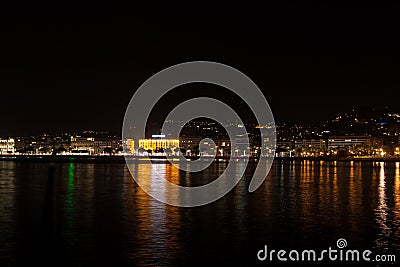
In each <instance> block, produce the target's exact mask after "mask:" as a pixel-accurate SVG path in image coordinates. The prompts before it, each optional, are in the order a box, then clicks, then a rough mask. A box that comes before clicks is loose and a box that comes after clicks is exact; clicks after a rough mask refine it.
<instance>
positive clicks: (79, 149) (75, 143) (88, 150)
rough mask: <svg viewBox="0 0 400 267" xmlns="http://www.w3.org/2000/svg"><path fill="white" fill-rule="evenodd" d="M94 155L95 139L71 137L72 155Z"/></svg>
mask: <svg viewBox="0 0 400 267" xmlns="http://www.w3.org/2000/svg"><path fill="white" fill-rule="evenodd" d="M94 153H95V142H94V137H81V136H76V137H71V154H82V155H92V154H94Z"/></svg>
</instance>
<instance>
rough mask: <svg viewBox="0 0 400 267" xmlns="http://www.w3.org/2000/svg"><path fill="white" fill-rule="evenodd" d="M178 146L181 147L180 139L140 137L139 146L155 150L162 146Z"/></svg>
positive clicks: (172, 147) (164, 147)
mask: <svg viewBox="0 0 400 267" xmlns="http://www.w3.org/2000/svg"><path fill="white" fill-rule="evenodd" d="M176 147H179V139H164V138H160V139H159V138H155V139H139V148H144V149H145V150H149V149H151V150H153V151H155V150H158V149H160V148H163V149H166V148H171V149H174V148H176Z"/></svg>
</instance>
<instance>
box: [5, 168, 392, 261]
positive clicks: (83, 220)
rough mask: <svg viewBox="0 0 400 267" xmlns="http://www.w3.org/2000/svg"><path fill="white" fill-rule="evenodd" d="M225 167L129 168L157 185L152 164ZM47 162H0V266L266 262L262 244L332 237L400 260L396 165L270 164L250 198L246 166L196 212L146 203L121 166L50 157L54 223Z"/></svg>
mask: <svg viewBox="0 0 400 267" xmlns="http://www.w3.org/2000/svg"><path fill="white" fill-rule="evenodd" d="M226 165H227V164H226V163H223V162H220V163H214V164H213V165H211V166H210V167H209V168H208V169H207V170H206V171H204V172H200V173H186V172H183V171H178V170H177V169H175V167H174V166H172V165H170V164H165V163H159V164H156V168H152V167H151V165H148V164H135V165H134V166H133V167H134V170H135V171H134V173H133V175H136V176H137V177H138V179H143V181H146V182H148V183H149V184H150V186H151V187H152V188H153V189H154V190H164V187H163V184H162V183H159V182H156V178H155V175H156V173H157V172H158V173H161V174H163V175H164V176H165V177H166V178H167V179H168V180H170V181H172V182H175V183H177V184H183V185H188V186H195V185H200V184H205V183H207V182H209V181H211V180H212V179H213V178H215V177H217V176H218V175H219V174H221V173H222V172H223V171H224V169H225V167H226ZM48 166H49V164H47V163H27V162H13V161H1V162H0V264H1V266H13V265H14V266H15V265H22V266H25V265H34V264H36V263H38V264H42V266H43V265H54V266H194V265H199V266H200V265H201V266H203V265H205V266H212V265H224V266H226V265H242V266H251V265H254V264H260V265H263V266H266V265H271V263H269V264H268V263H266V262H263V263H260V262H258V261H257V257H256V253H257V251H258V250H260V249H262V248H263V246H264V245H268V247H269V248H271V249H288V250H290V249H298V250H300V249H306V248H308V249H316V250H318V249H324V248H328V247H329V246H332V247H336V240H337V239H338V238H345V239H346V240H347V242H348V248H351V249H356V248H358V249H370V250H372V251H374V252H380V253H387V254H388V253H390V254H396V255H397V257H398V258H400V253H399V251H400V165H399V163H398V162H397V163H395V162H393V163H383V162H363V163H361V162H313V161H295V162H290V161H276V162H275V163H274V165H273V168H272V170H271V172H270V174H269V176H268V177H267V179H266V181H265V182H264V184H263V185H262V186H261V187H260V188H259V189H258V190H257V191H256V192H255V193H252V194H249V193H248V192H247V188H248V184H249V181H250V178H251V175H252V171H254V166H255V163H249V167H248V168H247V170H246V176H245V177H244V179H242V180H241V181H240V182H239V184H238V185H237V186H236V187H235V188H234V189H233V190H232V191H231V192H230V193H229V194H227V195H226V196H225V197H224V198H222V199H220V200H218V201H216V202H214V203H212V204H209V205H206V206H203V207H198V208H178V207H172V206H168V205H165V204H163V203H160V202H158V201H156V200H154V199H152V198H151V197H149V196H148V195H147V194H146V193H145V192H143V191H142V190H141V189H140V188H139V187H138V186H137V185H136V184H135V182H134V181H133V179H132V176H131V175H130V173H129V171H128V169H127V167H126V166H125V165H124V164H116V163H110V164H103V163H74V162H71V163H58V164H57V165H56V167H55V178H54V187H53V188H54V199H53V206H54V209H53V211H54V214H53V215H52V216H50V218H53V224H52V225H53V226H52V227H53V228H51V227H49V226H48V225H47V224H45V223H44V221H46V219H44V218H46V217H44V216H43V213H44V212H43V211H44V209H43V207H44V198H45V193H46V183H47V173H48ZM242 167H243V163H237V168H238V170H239V169H240V168H242ZM168 193H169V192H165V194H168ZM275 264H276V262H275ZM392 266H395V265H394V264H393V265H392Z"/></svg>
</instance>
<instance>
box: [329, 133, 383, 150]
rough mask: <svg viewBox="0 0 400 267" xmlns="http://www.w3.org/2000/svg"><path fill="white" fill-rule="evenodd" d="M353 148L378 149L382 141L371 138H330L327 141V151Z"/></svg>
mask: <svg viewBox="0 0 400 267" xmlns="http://www.w3.org/2000/svg"><path fill="white" fill-rule="evenodd" d="M355 146H368V147H374V148H378V147H381V146H382V140H380V139H378V138H373V137H371V136H332V137H330V138H329V140H328V148H329V149H331V148H344V147H355Z"/></svg>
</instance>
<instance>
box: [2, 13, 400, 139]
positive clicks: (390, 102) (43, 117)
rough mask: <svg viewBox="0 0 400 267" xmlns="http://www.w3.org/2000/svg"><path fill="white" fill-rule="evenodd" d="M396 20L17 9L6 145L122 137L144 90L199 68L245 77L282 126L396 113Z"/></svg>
mask: <svg viewBox="0 0 400 267" xmlns="http://www.w3.org/2000/svg"><path fill="white" fill-rule="evenodd" d="M103 11H104V10H103ZM399 11H400V10H399V9H397V8H395V7H391V8H387V9H384V8H382V9H379V8H361V7H357V6H353V7H348V8H332V7H326V6H325V7H321V6H319V7H318V8H316V7H313V6H311V5H307V6H296V5H291V6H285V7H283V6H280V7H268V6H264V7H256V6H250V5H249V6H234V7H233V8H232V7H229V8H228V7H225V6H220V7H218V8H217V7H215V6H199V7H196V6H191V7H188V8H185V7H182V6H181V7H179V8H170V7H166V6H154V7H153V8H152V9H141V8H139V7H136V8H132V9H131V12H129V13H130V15H129V16H122V15H119V14H116V13H114V14H113V15H103V14H104V12H102V15H100V14H99V13H98V14H97V15H96V16H95V15H93V13H96V12H92V14H91V15H89V14H86V13H85V12H80V13H81V14H79V15H76V14H73V13H72V12H70V9H66V10H64V12H61V11H60V8H59V12H49V13H47V12H42V13H45V14H43V16H38V15H37V14H35V13H34V12H30V10H29V9H25V10H24V12H10V14H8V16H2V17H1V25H0V31H1V43H0V49H1V50H0V51H1V52H0V70H1V73H0V88H1V96H0V99H1V104H0V125H1V127H0V136H7V135H25V134H34V133H40V132H60V131H64V130H83V129H95V130H109V131H111V132H114V133H117V134H118V133H119V132H120V128H121V124H122V119H123V115H124V111H125V108H126V106H127V104H128V102H129V100H130V98H131V97H132V95H133V93H134V91H135V90H136V88H137V87H139V86H140V84H141V83H142V82H144V81H145V80H146V79H147V78H149V77H150V76H151V75H153V74H155V73H156V72H157V71H159V70H161V69H163V68H165V67H169V66H171V65H173V64H177V63H182V62H185V61H193V60H209V61H216V62H221V63H225V64H228V65H230V66H232V67H235V68H237V69H239V70H241V71H242V72H244V73H245V74H247V75H248V76H249V77H250V78H252V79H253V80H254V81H255V82H256V84H257V85H258V86H259V87H260V88H261V89H262V90H263V92H264V94H265V96H266V98H267V100H268V101H269V103H270V106H271V108H272V110H273V113H274V116H275V118H276V120H277V122H278V123H279V122H280V121H284V120H290V121H296V120H299V121H304V122H316V121H320V120H323V119H325V118H329V116H333V115H334V114H336V113H338V112H342V111H345V110H349V109H351V108H352V107H354V106H374V107H383V106H389V107H390V108H391V109H393V110H395V111H398V110H399V109H398V108H399V105H398V101H399V97H400V90H399V85H400V75H399V71H400V64H399V63H400V52H399V51H400V49H399V47H400V41H399V38H398V29H399V26H400V23H399V16H398V14H399ZM3 12H4V11H3ZM6 13H7V12H6ZM46 13H47V14H52V16H48V15H47V14H46ZM217 94H218V93H217ZM192 95H193V92H192ZM190 96H191V95H190ZM220 96H221V95H220ZM222 97H223V94H222Z"/></svg>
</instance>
